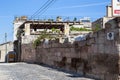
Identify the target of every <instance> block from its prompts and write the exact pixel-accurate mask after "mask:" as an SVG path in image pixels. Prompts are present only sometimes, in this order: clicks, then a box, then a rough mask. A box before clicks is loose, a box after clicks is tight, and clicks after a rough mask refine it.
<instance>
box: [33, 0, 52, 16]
mask: <svg viewBox="0 0 120 80" xmlns="http://www.w3.org/2000/svg"><path fill="white" fill-rule="evenodd" d="M49 1H50V0H47V1H46V2H45V3H44V4H43V6H42V7H41V8H39V9H38V10H37V11H36V12H35V13H34V14H33V15H32V16H31V17H33V16H34V15H36V13H38V12H39V11H40V10H41V9H42V8H43V7H44V6H45V5H46V4H47V3H48V2H49Z"/></svg>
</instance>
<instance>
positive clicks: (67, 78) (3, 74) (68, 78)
mask: <svg viewBox="0 0 120 80" xmlns="http://www.w3.org/2000/svg"><path fill="white" fill-rule="evenodd" d="M0 80H93V79H88V78H83V77H79V76H73V74H70V73H65V72H63V71H58V70H57V69H53V68H50V67H45V66H44V67H43V66H40V65H35V64H27V63H0Z"/></svg>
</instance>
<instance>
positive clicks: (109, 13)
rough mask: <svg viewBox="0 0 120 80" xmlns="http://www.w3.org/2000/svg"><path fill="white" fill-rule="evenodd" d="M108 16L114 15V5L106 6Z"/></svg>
mask: <svg viewBox="0 0 120 80" xmlns="http://www.w3.org/2000/svg"><path fill="white" fill-rule="evenodd" d="M106 16H107V17H112V6H106Z"/></svg>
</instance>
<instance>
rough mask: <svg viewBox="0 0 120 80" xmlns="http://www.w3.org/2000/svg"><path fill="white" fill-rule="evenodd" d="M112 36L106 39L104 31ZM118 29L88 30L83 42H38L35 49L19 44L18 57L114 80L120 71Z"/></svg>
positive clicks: (119, 37)
mask: <svg viewBox="0 0 120 80" xmlns="http://www.w3.org/2000/svg"><path fill="white" fill-rule="evenodd" d="M109 32H113V33H114V34H113V35H114V39H113V40H108V39H107V33H109ZM119 53H120V28H119V27H117V26H115V27H114V28H110V29H103V30H100V31H98V32H94V33H91V34H89V35H88V36H87V39H86V40H84V41H79V42H74V43H73V44H71V43H63V44H62V43H58V42H57V41H50V42H49V44H43V43H41V44H40V45H39V46H38V47H37V48H36V49H35V48H33V46H32V43H31V44H23V45H22V56H21V60H22V61H25V62H32V63H38V64H39V63H44V64H48V65H51V66H56V67H59V68H64V69H66V70H70V71H75V72H77V73H82V74H83V75H89V76H91V77H95V78H99V79H102V80H117V78H118V74H119Z"/></svg>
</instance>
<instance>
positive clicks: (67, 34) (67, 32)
mask: <svg viewBox="0 0 120 80" xmlns="http://www.w3.org/2000/svg"><path fill="white" fill-rule="evenodd" d="M69 32H70V26H69V24H64V35H66V36H69Z"/></svg>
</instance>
